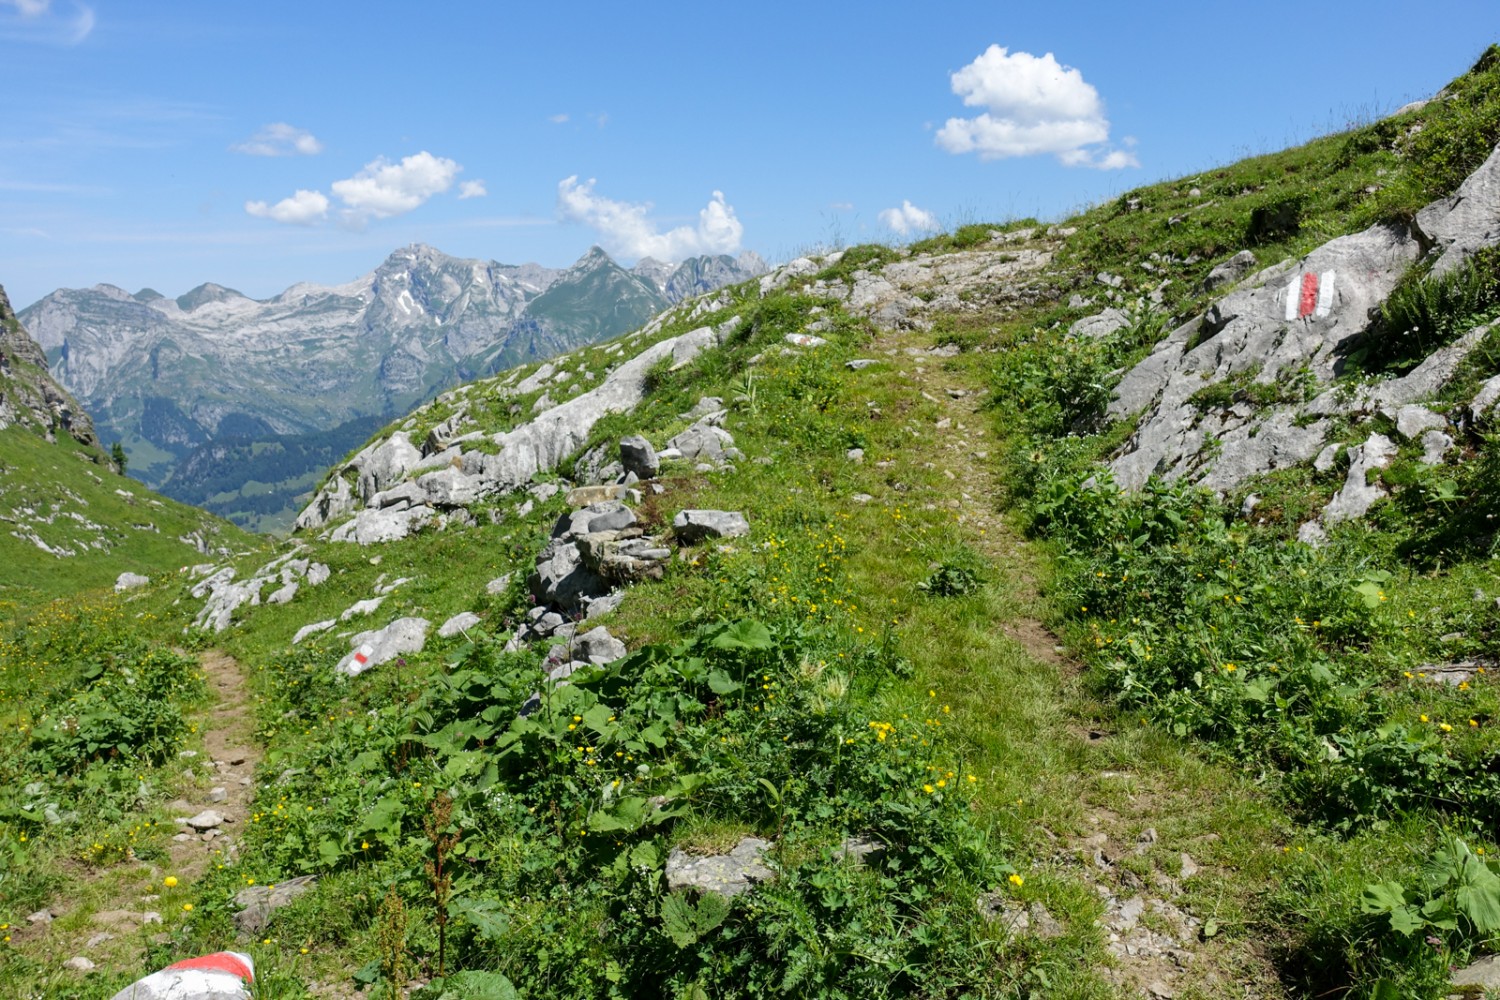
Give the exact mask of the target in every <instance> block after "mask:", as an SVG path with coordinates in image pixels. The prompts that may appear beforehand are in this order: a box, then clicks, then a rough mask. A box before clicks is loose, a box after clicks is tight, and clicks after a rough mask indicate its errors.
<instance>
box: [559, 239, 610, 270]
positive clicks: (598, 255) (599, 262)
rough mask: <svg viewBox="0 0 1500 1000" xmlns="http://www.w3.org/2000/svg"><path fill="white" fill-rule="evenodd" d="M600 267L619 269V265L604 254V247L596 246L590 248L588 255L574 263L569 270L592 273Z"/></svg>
mask: <svg viewBox="0 0 1500 1000" xmlns="http://www.w3.org/2000/svg"><path fill="white" fill-rule="evenodd" d="M599 267H619V265H618V264H616V263H615V262H614V258H612V257H610V255H609V254H607V253H605V252H604V248H603V247H601V246H599V245H597V244H595V245H594V246H591V247H589V249H588V252H587V253H585V254H584V255H583V256H582V257H579V258H578V259H577V260H576V261H574V262H573V266H572V267H571V268H570V269H569V270H573V271H591V270H594V269H595V268H599Z"/></svg>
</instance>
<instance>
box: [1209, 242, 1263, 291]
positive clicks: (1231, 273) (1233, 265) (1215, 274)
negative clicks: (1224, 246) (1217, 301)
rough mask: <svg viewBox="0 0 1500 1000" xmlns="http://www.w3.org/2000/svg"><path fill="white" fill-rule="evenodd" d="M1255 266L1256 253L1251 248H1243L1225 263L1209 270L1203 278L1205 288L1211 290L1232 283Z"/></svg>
mask: <svg viewBox="0 0 1500 1000" xmlns="http://www.w3.org/2000/svg"><path fill="white" fill-rule="evenodd" d="M1254 268H1255V254H1253V253H1251V252H1250V251H1249V250H1241V251H1240V252H1239V253H1237V254H1235V255H1234V256H1233V257H1231V258H1229V259H1228V260H1226V261H1225V262H1224V263H1222V264H1220V265H1218V266H1217V267H1215V268H1214V269H1213V270H1212V271H1209V272H1208V276H1207V277H1206V278H1204V279H1203V290H1204V291H1205V292H1211V291H1213V290H1214V289H1215V288H1219V287H1221V286H1223V285H1232V284H1234V283H1235V282H1237V281H1239V280H1240V279H1241V278H1243V277H1244V276H1245V275H1247V274H1249V273H1250V272H1251V271H1252V270H1253V269H1254Z"/></svg>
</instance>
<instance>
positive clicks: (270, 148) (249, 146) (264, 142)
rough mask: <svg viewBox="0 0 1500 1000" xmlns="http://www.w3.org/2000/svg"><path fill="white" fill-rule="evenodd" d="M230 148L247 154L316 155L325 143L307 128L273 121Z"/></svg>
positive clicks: (321, 150)
mask: <svg viewBox="0 0 1500 1000" xmlns="http://www.w3.org/2000/svg"><path fill="white" fill-rule="evenodd" d="M229 148H230V149H231V150H233V151H234V152H236V153H244V154H245V155H247V156H292V155H294V154H297V155H301V156H316V155H317V154H319V153H321V152H323V144H322V143H321V142H319V141H318V140H317V137H316V136H314V135H313V134H312V133H311V132H309V131H308V130H307V129H305V128H297V127H296V126H295V125H288V124H287V123H286V122H272V123H271V124H270V125H267V126H265V127H264V128H262V129H261V130H260V131H259V132H256V133H255V134H254V135H252V136H251V137H250V138H248V139H246V140H245V141H244V142H238V143H235V144H234V145H233V146H230V147H229Z"/></svg>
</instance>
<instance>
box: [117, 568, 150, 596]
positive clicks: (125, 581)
mask: <svg viewBox="0 0 1500 1000" xmlns="http://www.w3.org/2000/svg"><path fill="white" fill-rule="evenodd" d="M150 582H151V578H150V577H149V576H141V574H139V573H128V572H127V573H121V574H120V575H119V576H118V577H117V578H116V579H115V593H117V594H122V593H124V592H125V591H127V590H134V589H135V588H136V587H144V586H146V584H148V583H150Z"/></svg>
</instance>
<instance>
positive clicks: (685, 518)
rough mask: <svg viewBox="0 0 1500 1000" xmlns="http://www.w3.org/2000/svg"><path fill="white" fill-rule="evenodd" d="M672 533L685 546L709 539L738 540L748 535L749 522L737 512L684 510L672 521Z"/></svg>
mask: <svg viewBox="0 0 1500 1000" xmlns="http://www.w3.org/2000/svg"><path fill="white" fill-rule="evenodd" d="M672 533H673V534H674V535H676V536H677V539H678V541H680V542H682V543H683V544H685V545H696V544H697V543H699V542H701V541H704V540H705V539H709V538H740V537H742V536H744V535H748V534H750V522H748V521H746V520H745V515H744V514H741V513H739V512H738V511H724V510H684V511H681V512H680V513H678V515H677V516H676V517H674V518H673V519H672Z"/></svg>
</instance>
